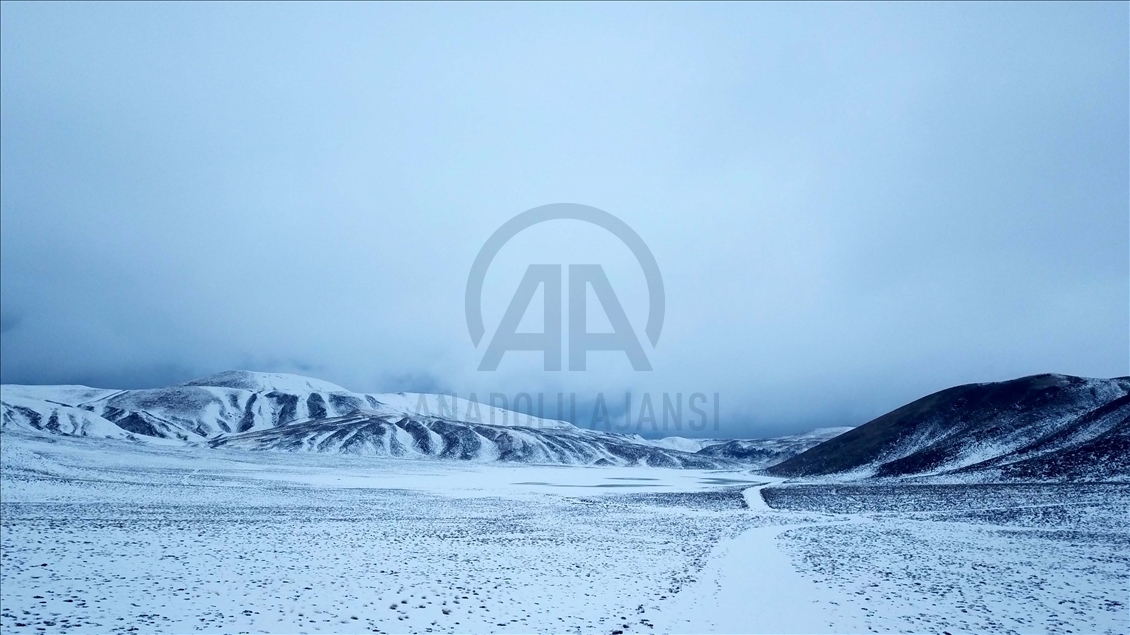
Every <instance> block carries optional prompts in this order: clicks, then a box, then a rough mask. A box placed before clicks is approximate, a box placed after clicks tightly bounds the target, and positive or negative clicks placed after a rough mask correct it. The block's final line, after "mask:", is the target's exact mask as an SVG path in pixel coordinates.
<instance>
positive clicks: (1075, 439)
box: [768, 375, 1130, 480]
mask: <svg viewBox="0 0 1130 635" xmlns="http://www.w3.org/2000/svg"><path fill="white" fill-rule="evenodd" d="M1128 395H1130V378H1128V377H1119V378H1115V379H1084V378H1080V377H1070V376H1065V375H1034V376H1031V377H1023V378H1020V379H1015V380H1012V381H1005V382H998V383H989V384H970V385H966V386H957V387H955V388H950V389H947V390H943V391H941V392H937V393H934V394H932V395H929V396H927V397H923V398H922V399H919V400H917V401H914V402H912V403H910V404H907V405H905V406H903V407H901V408H899V409H897V410H894V411H892V412H890V413H888V414H885V415H883V416H881V417H879V418H877V419H875V420H873V421H870V422H868V423H866V424H864V425H862V426H860V427H858V428H855V429H853V430H851V431H849V432H846V433H844V434H842V435H840V436H837V437H835V438H833V439H830V440H828V441H825V442H824V443H821V444H820V445H817V446H815V447H813V448H811V449H809V450H807V451H806V452H803V453H801V454H798V455H797V456H795V457H793V458H791V459H789V460H786V461H784V462H782V463H780V464H778V465H776V466H773V467H771V468H770V469H769V470H768V471H769V472H770V473H772V474H775V475H779V476H818V475H831V474H839V475H855V476H860V477H868V476H876V477H895V476H918V475H939V474H953V475H962V474H970V475H979V476H980V477H981V478H995V477H1003V478H1029V479H1041V480H1065V479H1066V480H1071V479H1083V480H1105V479H1112V478H1118V479H1124V478H1130V453H1128V450H1130V397H1128Z"/></svg>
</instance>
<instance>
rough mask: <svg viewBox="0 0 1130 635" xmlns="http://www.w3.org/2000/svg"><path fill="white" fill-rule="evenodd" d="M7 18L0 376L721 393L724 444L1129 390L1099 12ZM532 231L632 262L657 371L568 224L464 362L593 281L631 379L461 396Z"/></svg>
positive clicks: (28, 13) (47, 10)
mask: <svg viewBox="0 0 1130 635" xmlns="http://www.w3.org/2000/svg"><path fill="white" fill-rule="evenodd" d="M0 11H2V21H0V30H2V32H0V35H2V37H0V49H2V50H0V52H2V56H0V89H2V90H0V126H2V141H3V142H2V144H0V173H2V179H0V247H2V249H0V327H2V328H0V376H2V381H3V382H5V383H86V384H91V385H96V386H108V387H145V386H154V385H162V384H167V383H171V382H177V381H184V380H187V379H190V378H192V377H196V376H200V375H206V374H210V373H213V372H216V371H219V370H224V369H229V368H252V369H258V370H270V371H280V372H297V373H303V374H309V375H313V376H317V377H320V378H324V379H327V380H330V381H333V382H335V383H339V384H342V385H344V386H347V387H349V388H351V389H353V390H358V391H377V390H381V391H386V390H429V391H438V390H447V391H457V392H458V393H460V394H461V395H465V394H467V393H470V392H478V393H480V394H482V393H488V392H490V391H498V392H505V393H508V394H514V393H516V392H518V391H528V392H537V391H543V392H546V393H556V392H558V391H576V392H578V394H579V395H581V396H582V398H585V397H584V396H585V395H588V397H587V398H589V399H591V398H592V395H593V393H595V392H596V391H605V392H607V393H609V394H623V392H625V391H633V392H635V393H637V394H639V393H642V392H651V393H661V392H663V391H672V392H676V391H678V392H683V393H692V392H703V393H715V392H717V393H719V394H720V395H721V401H722V414H723V421H724V425H725V426H726V429H725V430H724V432H725V433H726V434H730V435H735V436H741V435H751V434H773V433H779V432H787V431H790V430H797V429H803V428H810V427H815V426H823V425H840V424H857V423H860V422H862V421H865V420H867V419H868V418H870V417H872V416H875V415H877V414H880V413H882V412H884V411H886V410H888V409H890V408H892V407H895V406H898V405H900V404H901V403H904V402H906V401H908V400H910V399H913V398H916V397H918V396H920V395H922V394H925V393H927V392H930V391H933V390H937V389H940V388H943V387H946V386H949V385H954V384H958V383H967V382H975V381H991V380H998V379H1004V378H1009V377H1015V376H1020V375H1025V374H1031V373H1037V372H1063V373H1071V374H1080V375H1089V376H1114V375H1124V374H1127V373H1128V372H1130V304H1128V303H1130V253H1128V252H1130V249H1128V245H1130V211H1128V199H1130V184H1128V174H1130V148H1128V143H1130V141H1128V139H1130V124H1128V109H1127V103H1128V101H1130V89H1128V76H1130V71H1128V62H1127V60H1128V59H1130V51H1128V35H1127V30H1126V24H1127V17H1128V16H1127V11H1128V10H1127V5H1126V4H1124V3H1112V4H1089V5H1078V4H1058V5H975V6H969V5H915V6H898V5H819V6H817V5H803V6H792V5H762V4H756V5H709V6H698V5H633V6H618V5H617V6H614V5H553V6H544V5H472V6H462V5H337V6H332V7H323V6H313V5H297V6H296V5H270V6H264V5H204V6H199V5H161V6H148V5H63V6H59V5H51V4H10V3H9V4H4V5H3V7H2V9H0ZM554 202H577V203H584V204H587V205H592V206H595V207H598V208H601V209H604V210H606V211H609V212H611V213H612V214H615V215H616V216H618V217H619V218H621V219H623V220H624V221H625V222H627V223H628V224H629V225H631V226H632V227H633V228H634V229H635V230H636V232H638V233H639V234H640V236H641V237H642V238H643V239H644V241H645V242H647V244H648V245H649V247H650V249H651V251H652V252H653V253H654V254H655V257H656V260H657V262H658V263H659V267H660V269H661V271H662V273H663V277H664V282H665V286H666V295H667V315H666V322H665V326H664V330H663V333H662V336H661V338H660V339H659V343H658V345H657V346H655V347H652V346H651V345H650V343H648V342H647V341H646V339H645V338H643V337H642V329H643V320H644V319H645V317H646V314H647V295H646V292H645V290H644V289H643V288H642V287H643V278H642V274H641V273H640V270H639V267H638V265H636V264H635V262H634V260H632V259H631V257H630V254H628V253H627V250H626V249H625V248H624V247H623V245H620V244H619V243H618V242H616V241H615V240H614V239H611V238H610V237H609V236H607V235H605V234H603V233H602V232H601V231H600V230H599V229H596V228H592V227H587V226H583V225H580V224H578V223H570V222H567V221H561V222H554V223H550V224H546V225H545V226H539V227H535V228H532V229H530V230H528V231H527V232H523V234H521V235H520V236H519V237H517V238H515V239H514V240H513V241H512V242H511V243H510V244H508V245H507V247H506V248H505V249H504V250H503V252H502V253H500V256H499V258H498V260H496V262H495V263H494V265H493V266H492V268H491V271H490V274H489V275H488V279H487V287H486V289H485V291H484V307H485V308H484V313H485V322H486V325H487V333H488V338H489V335H490V333H492V332H493V328H494V326H495V325H497V323H498V320H499V319H500V317H501V314H502V311H503V309H504V307H505V304H506V302H507V301H509V298H510V296H511V294H512V293H513V290H514V289H515V287H516V285H517V282H518V280H520V278H521V276H522V273H523V272H524V271H525V267H526V265H528V264H530V263H538V262H543V263H570V262H573V263H594V262H599V263H602V264H603V265H604V266H605V269H606V270H607V272H608V276H609V279H610V280H611V282H612V284H613V286H614V287H615V288H616V291H617V294H618V295H619V296H620V298H621V300H622V302H623V304H624V308H625V311H626V312H627V314H628V317H629V319H630V320H631V321H632V323H633V325H634V326H635V328H636V329H637V330H638V331H640V332H641V341H642V342H644V347H645V349H646V351H647V354H648V356H649V358H650V360H651V364H652V366H653V367H654V369H655V370H653V371H651V372H646V373H636V372H632V370H631V367H630V365H629V364H628V362H627V360H626V359H625V357H624V355H623V354H618V353H599V354H593V356H592V357H591V359H590V363H589V370H588V371H587V372H584V373H577V372H569V371H561V372H544V371H542V370H541V359H540V356H539V355H538V354H536V353H508V354H507V356H506V357H505V358H504V359H503V363H502V364H501V365H500V367H499V370H498V372H494V373H480V372H477V371H476V370H475V369H476V367H477V366H478V362H479V359H480V357H481V355H482V352H483V350H484V348H485V342H483V343H481V344H480V346H479V348H478V349H476V348H475V347H474V346H473V345H472V344H471V342H470V338H469V336H468V333H467V329H466V325H465V323H464V320H463V291H464V284H465V282H466V279H467V273H468V269H469V268H470V265H471V262H472V261H473V260H474V257H475V254H476V252H477V250H478V249H479V247H480V246H481V245H482V244H483V242H484V241H485V240H486V238H487V237H488V236H489V235H490V234H491V232H493V231H494V230H495V228H497V227H498V226H499V225H500V224H501V223H503V222H504V221H506V220H507V219H509V218H510V217H512V216H514V215H515V214H517V213H519V212H521V211H523V210H526V209H529V208H532V207H535V206H538V205H543V204H546V203H554ZM535 304H537V302H535ZM533 318H537V315H536V314H534V315H533ZM593 319H594V321H598V320H599V316H594V317H593ZM537 323H539V320H537V319H534V320H533V322H532V324H534V326H533V327H532V329H533V330H538V327H537V326H536V324H537ZM594 328H595V327H594Z"/></svg>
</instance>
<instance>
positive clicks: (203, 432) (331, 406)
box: [0, 371, 571, 441]
mask: <svg viewBox="0 0 1130 635" xmlns="http://www.w3.org/2000/svg"><path fill="white" fill-rule="evenodd" d="M0 401H2V403H3V425H4V426H5V427H7V426H9V425H11V426H15V427H22V428H24V429H27V430H41V429H47V430H49V431H58V432H61V433H65V434H78V435H79V436H82V435H83V431H86V433H87V434H96V435H99V436H106V435H109V436H115V435H116V434H118V432H120V431H122V430H124V431H125V433H132V434H135V435H142V436H146V437H157V438H169V439H181V440H183V441H205V440H208V439H212V438H214V437H216V436H218V435H221V434H236V433H240V432H249V431H255V430H267V429H271V428H274V427H276V426H280V425H286V424H289V423H293V422H296V421H306V420H310V419H326V418H333V417H343V416H345V415H349V414H353V413H355V412H358V411H368V412H373V413H378V414H381V415H412V416H416V415H424V416H429V415H435V416H440V417H444V418H446V419H448V420H451V421H460V422H462V421H469V422H487V423H490V424H492V425H500V426H506V425H523V426H527V427H536V428H559V427H571V425H570V424H568V423H566V422H564V421H554V420H549V419H539V418H537V417H529V416H526V415H518V414H517V413H514V412H510V411H507V410H501V409H499V408H491V407H488V406H485V405H482V404H478V403H474V402H469V401H467V400H465V399H459V398H456V397H451V396H446V395H423V394H416V393H389V394H363V393H353V392H350V391H348V390H346V389H345V388H342V387H341V386H338V385H336V384H332V383H330V382H327V381H322V380H319V379H312V378H309V377H301V376H298V375H287V374H282V373H256V372H250V371H228V372H223V373H218V374H216V375H211V376H209V377H203V378H201V379H196V380H193V381H190V382H186V383H183V384H178V385H176V386H168V387H165V388H151V389H143V390H106V389H100V388H88V387H86V386H17V385H5V386H2V387H0ZM37 404H38V405H37ZM63 406H65V407H68V408H70V410H67V411H66V412H62V411H60V412H59V413H58V414H59V415H60V417H61V418H60V421H62V420H67V421H70V420H71V419H74V421H75V423H74V424H69V423H68V424H67V425H70V427H66V425H64V427H65V428H66V429H65V430H62V429H60V430H55V429H54V428H51V427H48V424H49V423H50V421H51V417H52V414H53V410H52V409H57V408H59V407H63ZM76 409H77V410H80V411H83V412H81V413H79V412H74V410H76ZM84 413H85V414H84ZM36 414H38V415H39V416H38V417H37V416H36ZM80 421H81V422H85V423H81V424H80V423H79V422H80ZM105 423H109V424H111V425H110V427H109V428H107V426H106V425H105ZM75 426H78V427H75ZM114 427H116V428H117V429H118V431H115V430H113V429H111V428H114ZM72 430H73V431H72Z"/></svg>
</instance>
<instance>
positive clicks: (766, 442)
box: [698, 426, 853, 468]
mask: <svg viewBox="0 0 1130 635" xmlns="http://www.w3.org/2000/svg"><path fill="white" fill-rule="evenodd" d="M852 429H853V428H851V427H850V426H849V427H838V428H817V429H816V430H811V431H809V432H805V433H802V434H793V435H789V436H784V437H775V438H772V439H731V440H728V441H715V442H713V443H710V444H707V445H705V446H704V447H703V448H702V449H700V450H698V454H700V455H702V456H710V457H714V458H720V459H731V460H734V461H740V462H742V463H744V464H746V465H749V466H750V467H754V468H765V467H769V466H770V465H775V464H777V463H781V462H782V461H784V460H786V459H789V458H792V457H794V456H796V455H798V454H800V453H801V452H804V451H805V450H808V449H809V448H812V447H815V446H817V445H820V444H821V443H823V442H825V441H827V440H829V439H832V438H835V437H838V436H839V435H841V434H843V433H845V432H847V431H848V430H852Z"/></svg>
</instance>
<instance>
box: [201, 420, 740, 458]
mask: <svg viewBox="0 0 1130 635" xmlns="http://www.w3.org/2000/svg"><path fill="white" fill-rule="evenodd" d="M511 414H513V413H511ZM523 418H524V415H523ZM210 445H211V446H212V447H229V448H241V449H245V450H276V451H279V450H281V451H290V452H321V453H348V454H366V455H374V456H398V457H436V458H444V459H459V460H464V461H503V462H518V463H543V464H559V465H649V466H652V467H677V468H705V469H710V468H718V467H732V466H733V463H732V462H730V461H727V460H725V459H722V460H719V459H717V458H712V457H705V456H700V455H697V454H691V453H688V452H680V451H677V450H668V449H664V448H657V447H654V446H652V445H650V444H647V443H639V442H637V441H635V440H634V439H632V438H630V437H627V436H625V435H619V434H608V433H604V432H596V431H592V430H583V429H581V428H577V427H574V426H571V425H570V426H554V427H545V428H538V427H524V426H501V425H489V424H483V423H469V422H460V421H452V420H449V419H443V418H439V417H420V416H412V417H409V416H405V415H399V414H376V413H372V412H357V413H355V414H353V415H348V416H345V417H334V418H327V419H315V420H311V421H304V422H300V423H293V424H289V425H285V426H279V427H275V428H271V429H269V430H259V431H253V432H245V433H242V434H235V435H223V436H220V437H218V438H216V439H214V440H212V441H211V442H210Z"/></svg>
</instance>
